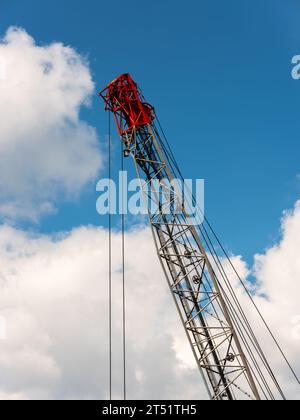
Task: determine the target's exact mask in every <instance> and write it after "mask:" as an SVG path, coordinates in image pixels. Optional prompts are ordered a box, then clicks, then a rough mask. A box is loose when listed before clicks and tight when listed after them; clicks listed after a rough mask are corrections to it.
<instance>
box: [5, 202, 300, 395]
mask: <svg viewBox="0 0 300 420" xmlns="http://www.w3.org/2000/svg"><path fill="white" fill-rule="evenodd" d="M299 230H300V202H299V203H297V204H296V206H295V208H294V210H293V211H292V212H288V213H286V214H285V216H284V218H283V221H282V239H281V241H280V242H279V243H278V244H276V245H275V246H273V247H272V248H270V249H269V250H267V251H266V253H265V254H263V255H257V256H256V259H255V260H256V262H255V266H254V268H253V269H252V272H253V273H255V274H256V276H257V279H258V285H257V287H256V290H255V299H256V302H257V303H258V305H259V307H260V308H261V310H262V312H263V314H264V316H265V317H266V319H267V320H268V321H269V323H270V324H271V327H272V328H273V330H274V331H276V335H277V336H278V338H279V341H280V343H281V344H282V346H283V348H284V349H286V351H287V353H288V356H289V358H290V359H291V361H292V363H293V364H294V366H295V368H296V369H297V371H298V372H299V371H300V362H299V357H298V349H299V344H300V328H299V326H300V317H299V293H300V280H299V279H300V265H299V259H298V258H297V255H296V250H297V249H299V236H298V235H297V232H299ZM120 241H121V237H120V235H119V234H118V233H115V234H114V235H113V244H114V249H115V253H114V260H113V293H114V312H113V331H114V336H113V348H114V353H113V365H114V374H113V389H114V397H115V398H118V397H119V398H120V397H121V396H122V393H121V391H122V384H121V382H122V378H121V375H120V371H121V362H122V361H121V352H120V348H121V282H122V279H121V272H120V267H121V256H120V255H118V253H117V251H116V250H120ZM137 249H138V250H139V252H138V253H137V252H136V250H137ZM126 250H127V251H126V253H127V256H126V284H127V346H128V349H127V351H128V353H127V354H128V397H129V398H137V399H138V398H145V399H147V398H149V399H155V398H157V399H160V398H186V399H189V398H196V399H205V398H206V393H205V391H204V388H203V385H202V381H201V377H200V375H199V372H198V371H197V368H196V367H195V363H194V361H193V357H192V355H191V351H190V349H189V345H188V343H187V340H186V337H185V335H184V332H183V329H182V327H181V324H180V321H179V318H178V315H177V313H176V311H175V308H174V304H173V301H172V298H171V296H170V293H169V290H168V289H167V286H166V284H165V283H166V282H165V280H164V278H163V274H162V272H161V268H160V266H159V264H158V262H157V257H156V254H155V251H154V246H153V244H152V237H151V234H150V231H149V229H148V228H143V227H141V228H137V229H135V230H133V231H131V232H130V233H128V235H127V238H126ZM107 258H108V256H107V231H106V230H105V229H96V228H92V227H90V228H88V227H82V228H79V229H76V230H74V231H73V232H71V233H68V234H60V235H58V236H56V237H50V236H44V235H35V236H33V235H30V234H28V233H25V232H22V231H18V230H16V229H13V228H11V227H5V226H3V227H2V228H1V229H0V267H1V272H0V279H1V280H0V308H1V313H0V315H1V316H2V317H3V318H4V319H6V321H7V339H6V340H2V341H0V343H1V345H0V370H1V372H2V374H1V377H0V397H1V395H2V396H4V397H5V398H12V399H13V398H25V399H31V398H34V399H36V398H48V399H72V398H86V399H98V398H107V397H108V394H107V393H108V317H107V313H108V308H107V301H108V299H107V296H108V289H107V277H108V273H107ZM235 263H236V265H237V266H238V268H239V269H240V272H242V273H243V274H244V276H247V274H248V273H249V269H248V268H247V267H246V265H245V263H244V262H243V261H242V259H241V258H240V257H235ZM149 267H150V269H149ZM229 274H230V273H229ZM233 281H234V280H233ZM236 290H237V292H238V293H239V295H240V299H241V301H242V302H243V306H244V308H245V309H246V312H247V313H248V317H249V319H250V321H251V322H252V324H253V326H254V330H255V332H256V334H257V336H258V338H259V339H260V341H261V342H262V343H263V346H264V349H265V351H266V353H267V355H268V356H269V359H270V360H271V364H272V366H273V368H274V371H275V373H276V374H277V376H278V378H279V380H280V382H281V383H282V385H283V388H284V390H285V392H286V393H287V396H288V397H289V398H295V399H300V396H299V388H298V387H297V386H296V383H295V381H293V379H292V377H291V375H290V374H289V372H288V370H287V369H286V366H285V365H284V362H283V360H282V359H281V358H280V356H279V354H278V352H277V351H275V349H274V345H273V344H272V343H271V342H270V341H269V340H268V339H267V338H266V337H267V336H266V334H265V333H264V330H263V327H262V325H261V323H260V321H259V320H258V319H257V317H256V316H255V314H254V313H253V308H252V307H251V306H250V305H249V302H248V300H247V299H246V297H245V295H244V294H243V292H242V290H241V289H240V288H239V285H238V283H236ZM297 317H298V318H297Z"/></svg>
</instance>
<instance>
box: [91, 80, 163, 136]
mask: <svg viewBox="0 0 300 420" xmlns="http://www.w3.org/2000/svg"><path fill="white" fill-rule="evenodd" d="M99 95H100V96H101V97H102V98H103V100H104V102H105V109H106V110H107V111H110V112H112V113H113V114H114V116H115V119H116V123H117V127H118V131H119V134H120V135H121V136H122V135H123V134H126V133H127V132H129V131H131V130H132V129H133V128H135V127H138V126H144V125H147V124H151V123H152V121H153V120H154V118H155V111H154V108H153V106H151V105H150V104H148V103H147V102H145V100H144V97H143V94H142V92H141V90H140V89H139V88H138V86H137V84H136V83H135V82H134V81H133V79H132V77H131V76H130V74H129V73H124V74H121V75H120V76H119V77H117V78H116V79H114V80H113V81H112V82H110V83H109V84H108V85H107V86H106V88H105V89H103V90H102V91H101V92H100V93H99Z"/></svg>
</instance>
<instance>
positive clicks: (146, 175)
mask: <svg viewBox="0 0 300 420" xmlns="http://www.w3.org/2000/svg"><path fill="white" fill-rule="evenodd" d="M100 95H101V96H102V98H103V99H104V101H105V104H106V110H108V111H110V112H112V113H113V114H114V117H115V121H116V124H117V128H118V132H119V135H120V138H121V140H122V142H123V145H124V154H125V156H131V157H132V158H133V161H134V164H135V168H136V172H137V175H138V177H139V178H140V181H141V188H142V190H143V194H144V197H145V202H146V203H147V207H148V214H149V221H150V225H151V229H152V233H153V238H154V242H155V246H156V249H157V254H158V258H159V260H160V262H161V265H162V268H163V271H164V274H165V277H166V279H167V282H168V285H169V288H170V291H171V294H172V296H173V299H174V302H175V305H176V308H177V310H178V313H179V316H180V319H181V321H182V324H183V327H184V330H185V332H186V335H187V338H188V341H189V343H190V346H191V349H192V352H193V354H194V357H195V360H196V363H197V365H198V367H199V370H200V372H201V375H202V377H203V380H204V382H205V384H206V388H207V391H208V394H209V397H210V398H211V399H213V400H235V399H247V398H249V399H253V400H260V399H262V397H266V398H267V397H268V396H271V397H270V398H271V399H272V396H273V391H272V390H271V388H270V387H269V385H268V382H267V381H266V380H265V376H264V375H263V374H261V372H262V368H261V366H262V362H261V361H260V362H258V361H257V358H256V357H255V356H253V355H254V352H255V351H258V352H259V350H257V349H259V347H257V346H256V342H255V340H254V344H253V342H251V343H249V341H247V340H246V339H245V335H246V333H245V331H244V329H245V324H246V323H245V322H244V323H243V322H242V323H241V322H239V321H238V319H237V313H238V312H237V311H238V310H237V309H236V307H238V303H236V302H233V301H232V299H231V298H230V293H229V290H230V289H228V286H227V283H224V282H223V281H222V277H221V276H220V275H219V274H218V273H217V272H218V270H217V267H216V259H215V258H214V257H213V255H212V254H211V249H207V246H206V244H205V241H203V233H201V230H200V231H199V227H198V226H197V225H196V224H194V222H193V221H192V220H191V217H190V215H189V214H188V211H187V209H186V208H185V207H184V206H182V208H181V211H180V212H178V208H177V203H178V202H180V199H181V198H182V191H180V190H179V189H180V187H178V185H177V184H176V182H174V180H176V179H178V171H177V169H176V163H175V162H174V159H173V157H172V155H171V154H170V152H169V151H168V147H167V145H166V143H165V141H164V139H163V136H162V134H161V133H160V130H159V128H158V127H157V124H156V123H157V121H156V120H157V118H156V115H155V111H154V108H153V107H152V106H151V105H149V104H148V103H147V102H146V101H145V100H144V98H143V95H142V93H141V91H140V90H139V89H138V87H137V85H136V83H135V82H134V81H133V80H132V78H131V77H130V75H129V74H123V75H121V76H120V77H118V78H117V79H115V80H114V81H113V82H111V83H110V84H109V85H108V86H107V87H106V88H105V89H104V90H103V91H102V92H101V93H100ZM157 185H160V186H161V187H162V193H160V192H159V191H158V190H157ZM170 185H172V188H169V186H170ZM153 208H155V209H156V211H154V212H153ZM249 334H250V333H249ZM260 357H261V358H262V355H261V354H260ZM265 366H266V367H265V369H266V371H265V373H266V372H267V374H268V375H270V376H271V372H270V370H268V364H266V365H265ZM269 391H270V392H269Z"/></svg>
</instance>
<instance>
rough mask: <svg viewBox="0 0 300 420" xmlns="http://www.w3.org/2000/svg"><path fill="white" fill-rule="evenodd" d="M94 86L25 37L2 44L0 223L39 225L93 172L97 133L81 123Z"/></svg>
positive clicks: (52, 49)
mask: <svg viewBox="0 0 300 420" xmlns="http://www.w3.org/2000/svg"><path fill="white" fill-rule="evenodd" d="M93 91H94V84H93V81H92V78H91V73H90V70H89V67H88V64H87V62H86V61H85V60H84V59H83V58H82V57H81V56H80V55H79V54H78V53H77V52H76V51H75V50H74V49H72V48H70V47H67V46H64V45H63V44H61V43H52V44H50V45H44V46H39V45H37V44H36V43H35V41H34V39H33V38H32V37H31V36H30V35H29V34H28V33H27V32H26V31H25V30H23V29H20V28H14V27H12V28H10V29H8V31H7V33H6V35H5V36H4V38H3V39H1V40H0V114H1V126H0V156H1V165H0V215H1V216H2V217H7V218H8V219H14V218H20V217H23V218H24V217H25V218H30V219H33V220H37V219H38V218H39V217H40V216H41V215H42V214H44V213H48V212H52V211H54V210H55V202H56V201H57V200H58V199H59V198H62V197H63V198H64V199H66V198H67V199H71V198H74V197H75V196H76V195H78V194H79V193H80V191H81V190H82V188H83V187H84V185H85V184H86V183H87V182H88V181H90V180H92V179H93V178H94V177H95V176H96V174H97V171H98V170H99V167H100V165H101V158H100V153H99V149H98V141H97V135H96V132H95V129H94V128H93V127H91V126H90V125H88V124H87V123H85V122H84V121H82V120H81V119H80V116H79V112H80V109H81V107H82V106H83V105H88V103H89V100H90V97H91V94H92V93H93Z"/></svg>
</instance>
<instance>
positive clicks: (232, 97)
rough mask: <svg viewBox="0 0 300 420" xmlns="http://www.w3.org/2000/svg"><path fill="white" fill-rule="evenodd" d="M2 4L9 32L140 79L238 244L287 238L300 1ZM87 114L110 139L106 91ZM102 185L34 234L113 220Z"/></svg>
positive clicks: (209, 210) (216, 219)
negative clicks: (102, 207)
mask: <svg viewBox="0 0 300 420" xmlns="http://www.w3.org/2000/svg"><path fill="white" fill-rule="evenodd" d="M0 9H1V22H0V33H1V34H2V35H3V34H4V33H5V31H6V30H7V28H8V27H9V26H10V25H17V26H21V27H23V28H24V29H26V31H27V32H28V33H30V34H31V35H32V36H33V37H34V39H35V40H36V41H37V42H38V43H40V44H42V45H43V44H48V43H51V42H53V41H60V42H63V43H64V44H67V45H70V46H72V47H74V48H75V49H76V50H77V51H78V52H80V53H81V54H83V55H84V56H87V57H88V59H89V62H90V66H91V70H92V74H93V77H94V80H95V82H96V85H97V88H98V89H99V90H100V89H102V88H103V87H104V86H105V85H106V84H107V83H108V82H109V81H110V80H111V79H113V78H114V77H116V76H117V75H118V74H120V73H123V72H130V73H132V75H133V77H134V78H135V79H136V80H137V82H138V83H139V85H140V86H141V88H142V90H143V92H144V95H145V97H146V98H147V100H148V101H149V102H150V103H152V104H153V105H154V106H155V108H156V110H157V113H158V115H159V118H160V120H161V122H162V124H163V126H164V128H165V131H166V134H167V137H168V139H169V141H170V143H171V145H172V147H173V150H174V153H175V155H176V156H177V159H178V162H179V164H180V166H181V168H182V172H183V174H184V175H185V176H186V177H187V178H196V177H198V178H204V179H205V180H206V214H207V216H208V218H209V220H210V221H211V222H212V223H213V225H214V226H215V228H216V230H217V231H218V233H219V234H220V236H221V238H222V239H223V242H224V243H225V245H226V247H227V248H229V249H230V250H232V251H233V252H234V253H238V254H242V255H244V256H245V257H246V258H247V259H248V260H249V259H251V257H252V255H253V254H254V253H256V252H261V251H262V250H263V249H264V248H265V247H266V246H269V245H271V244H273V242H274V241H275V240H277V239H278V234H279V225H280V223H279V220H280V217H281V214H282V211H283V210H284V209H287V208H291V207H292V206H293V204H294V202H295V201H296V200H297V199H298V198H299V192H300V181H297V174H298V173H300V164H299V152H300V145H299V141H298V138H299V134H298V133H299V132H300V120H299V105H300V81H295V80H293V79H292V78H291V69H292V65H291V59H292V57H293V56H294V55H296V54H300V27H299V13H300V4H299V2H298V1H296V0H285V1H283V0H281V1H279V0H265V1H264V2H261V1H259V0H256V1H255V0H252V1H248V0H242V1H241V0H228V1H226V2H224V1H220V0H219V1H188V2H185V3H183V2H179V1H169V0H164V1H157V0H156V1H155V0H154V1H152V2H141V1H136V0H135V1H133V0H128V1H126V2H124V1H114V2H104V1H95V0H94V1H91V0H86V1H85V2H82V1H79V0H72V1H70V0H65V1H64V2H61V1H57V0H52V1H48V0H45V1H43V2H40V1H37V0H26V1H16V0H13V1H6V0H1V4H0ZM82 117H83V118H84V119H86V120H87V121H88V122H89V123H90V124H91V125H93V126H95V127H96V128H97V131H98V134H99V137H100V139H101V140H102V143H103V144H104V140H105V136H106V134H107V115H106V114H105V113H104V110H103V105H102V103H101V102H100V100H99V99H98V98H97V97H96V95H95V98H94V101H93V104H92V107H91V108H89V109H85V110H83V111H82ZM45 118H46V116H45ZM115 139H116V141H117V136H115ZM117 150H118V149H117ZM117 150H116V154H117ZM117 168H118V159H116V162H115V170H117ZM104 174H105V171H104V172H102V174H101V175H104ZM96 182H97V179H95V183H94V184H93V183H91V184H90V185H89V186H88V188H87V189H86V191H84V192H83V194H82V196H81V198H80V200H79V201H78V202H77V203H69V204H60V203H57V205H58V213H57V214H56V215H54V216H48V217H45V218H43V219H42V221H41V223H40V225H39V226H34V227H31V228H34V229H36V230H39V231H42V232H49V231H51V232H52V231H60V230H66V229H67V230H68V229H71V228H72V227H75V226H78V225H81V224H89V223H92V224H105V223H106V221H105V220H104V219H101V218H100V217H99V216H98V215H97V214H96V211H95V202H96V197H97V195H96V192H95V184H96Z"/></svg>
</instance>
